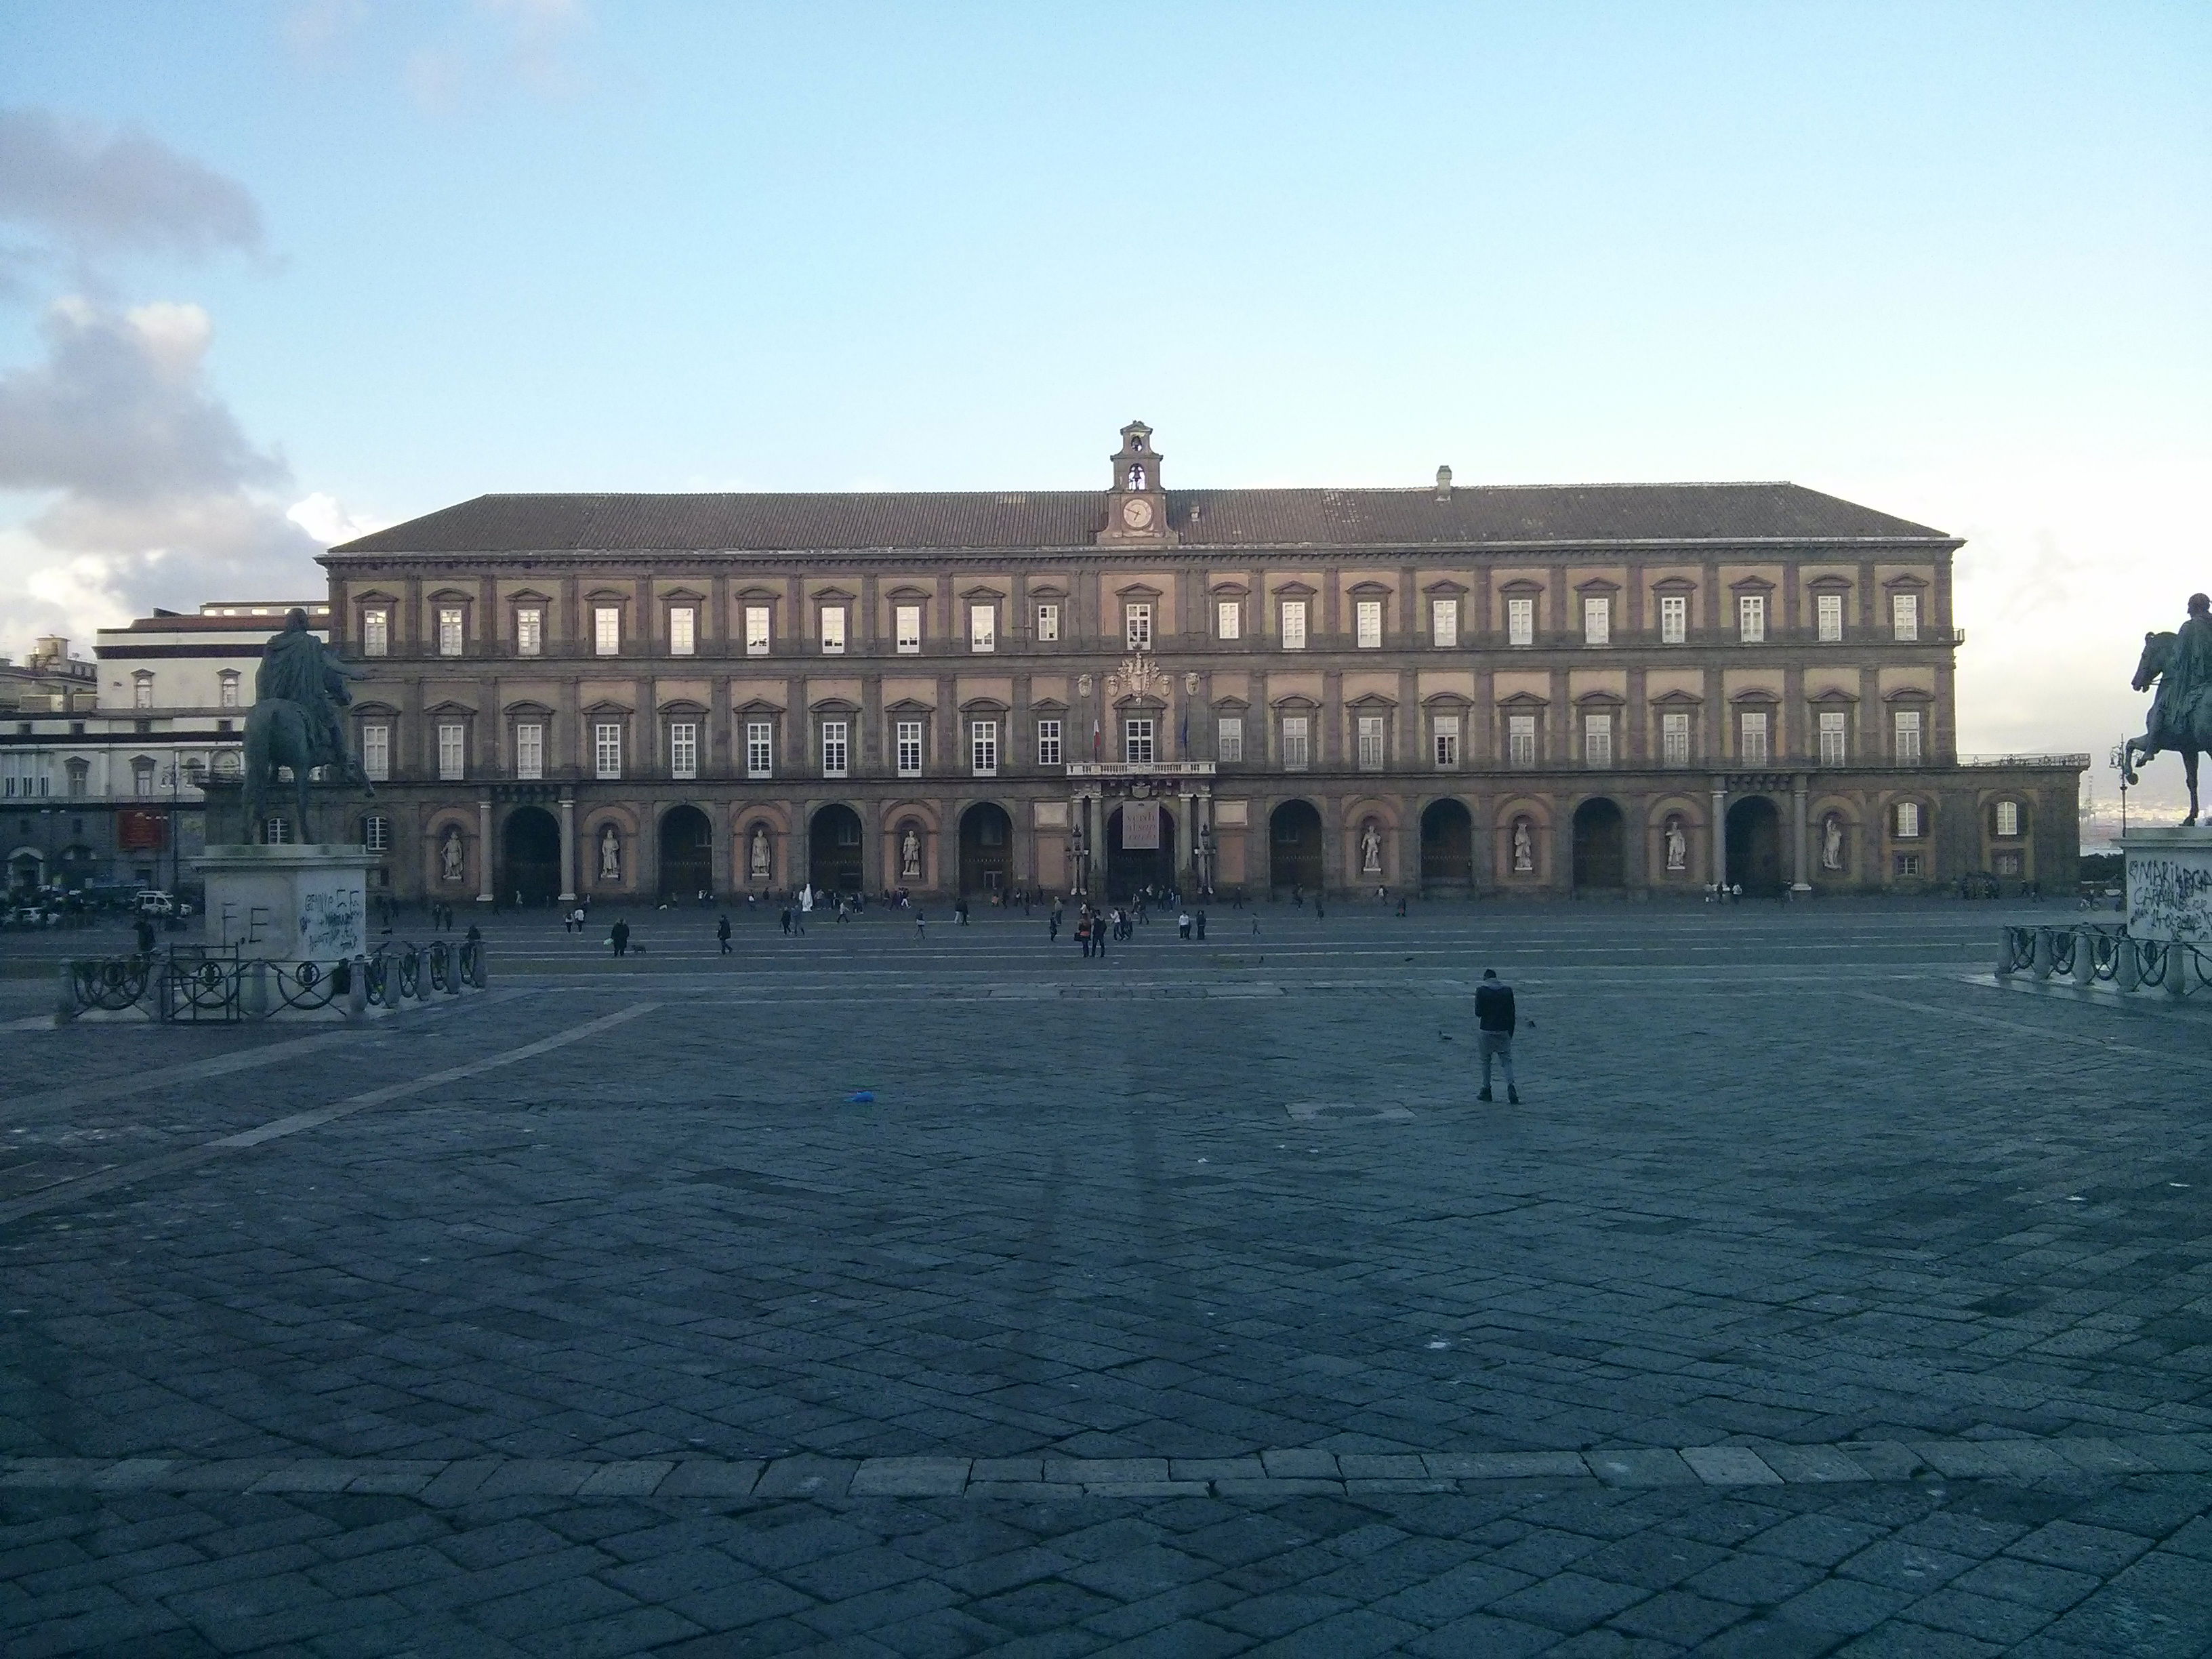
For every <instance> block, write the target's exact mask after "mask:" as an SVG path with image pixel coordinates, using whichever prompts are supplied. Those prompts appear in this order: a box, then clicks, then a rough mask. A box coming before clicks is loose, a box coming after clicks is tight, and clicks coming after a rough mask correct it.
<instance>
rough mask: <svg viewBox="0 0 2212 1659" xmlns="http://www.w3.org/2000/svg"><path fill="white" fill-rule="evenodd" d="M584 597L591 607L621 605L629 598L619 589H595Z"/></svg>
mask: <svg viewBox="0 0 2212 1659" xmlns="http://www.w3.org/2000/svg"><path fill="white" fill-rule="evenodd" d="M584 597H585V599H588V600H589V601H591V603H592V604H593V605H623V604H626V603H628V601H629V598H630V596H629V594H627V593H625V592H623V591H622V589H620V588H619V587H595V588H593V589H592V591H591V592H588V593H586V594H585V595H584Z"/></svg>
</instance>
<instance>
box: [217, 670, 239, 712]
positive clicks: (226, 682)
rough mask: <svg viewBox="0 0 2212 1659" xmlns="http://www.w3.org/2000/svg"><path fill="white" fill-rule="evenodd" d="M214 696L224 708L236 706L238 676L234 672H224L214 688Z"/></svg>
mask: <svg viewBox="0 0 2212 1659" xmlns="http://www.w3.org/2000/svg"><path fill="white" fill-rule="evenodd" d="M216 696H217V697H218V698H219V699H220V700H221V702H222V706H223V707H224V708H237V707H238V676H237V675H235V674H225V675H224V676H223V677H222V683H221V684H220V685H219V686H218V687H217V688H216Z"/></svg>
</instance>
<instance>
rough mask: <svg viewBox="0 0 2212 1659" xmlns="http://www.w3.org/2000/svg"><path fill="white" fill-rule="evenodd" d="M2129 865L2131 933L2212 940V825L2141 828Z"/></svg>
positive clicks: (2124, 848) (2133, 836)
mask: <svg viewBox="0 0 2212 1659" xmlns="http://www.w3.org/2000/svg"><path fill="white" fill-rule="evenodd" d="M2120 850H2121V852H2122V853H2124V854H2126V857H2127V866H2128V937H2129V938H2130V939H2155V940H2158V941H2160V943H2165V944H2172V943H2176V942H2179V943H2182V944H2186V945H2212V825H2203V824H2196V825H2191V827H2190V828H2188V829H2136V830H2131V831H2130V832H2129V833H2128V834H2127V835H2125V836H2122V837H2121V838H2120Z"/></svg>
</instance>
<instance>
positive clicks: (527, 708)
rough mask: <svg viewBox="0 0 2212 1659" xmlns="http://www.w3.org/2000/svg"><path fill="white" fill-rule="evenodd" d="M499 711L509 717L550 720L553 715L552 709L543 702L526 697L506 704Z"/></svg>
mask: <svg viewBox="0 0 2212 1659" xmlns="http://www.w3.org/2000/svg"><path fill="white" fill-rule="evenodd" d="M500 712H501V713H502V714H506V715H507V717H508V718H509V719H526V720H550V719H551V718H552V717H553V711H552V710H551V709H550V708H547V707H546V706H545V705H544V703H542V702H530V701H529V700H528V699H525V700H524V701H522V702H511V703H509V704H507V707H506V708H504V709H502V710H501V711H500Z"/></svg>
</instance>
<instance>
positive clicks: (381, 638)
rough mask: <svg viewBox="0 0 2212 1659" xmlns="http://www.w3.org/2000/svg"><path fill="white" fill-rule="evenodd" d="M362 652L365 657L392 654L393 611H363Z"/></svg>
mask: <svg viewBox="0 0 2212 1659" xmlns="http://www.w3.org/2000/svg"><path fill="white" fill-rule="evenodd" d="M361 654H362V656H364V657H386V656H389V655H391V654H392V613H391V612H390V611H362V613H361Z"/></svg>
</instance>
